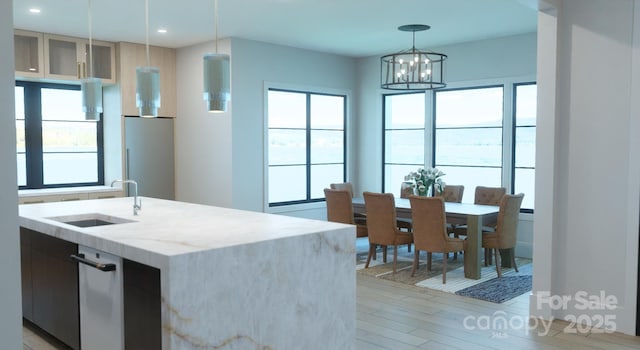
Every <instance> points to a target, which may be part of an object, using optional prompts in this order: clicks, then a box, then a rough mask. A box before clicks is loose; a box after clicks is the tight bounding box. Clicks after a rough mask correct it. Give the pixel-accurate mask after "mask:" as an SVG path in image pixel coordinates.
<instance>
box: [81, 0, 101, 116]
mask: <svg viewBox="0 0 640 350" xmlns="http://www.w3.org/2000/svg"><path fill="white" fill-rule="evenodd" d="M87 21H88V22H89V76H88V77H84V78H83V79H81V80H80V90H81V91H82V112H83V113H84V118H85V119H86V120H100V114H101V113H102V80H101V79H100V78H95V77H93V29H92V27H93V23H92V18H91V0H89V7H88V16H87Z"/></svg>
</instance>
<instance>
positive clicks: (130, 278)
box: [122, 259, 162, 350]
mask: <svg viewBox="0 0 640 350" xmlns="http://www.w3.org/2000/svg"><path fill="white" fill-rule="evenodd" d="M122 266H123V269H122V273H123V280H124V348H125V349H127V350H128V349H162V315H161V313H162V310H161V298H160V270H158V269H156V268H154V267H151V266H147V265H143V264H140V263H137V262H135V261H131V260H126V259H123V260H122Z"/></svg>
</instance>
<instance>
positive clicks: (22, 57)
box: [13, 29, 44, 78]
mask: <svg viewBox="0 0 640 350" xmlns="http://www.w3.org/2000/svg"><path fill="white" fill-rule="evenodd" d="M42 42H43V34H42V33H36V32H28V31H26V30H17V29H16V30H15V31H14V35H13V43H14V49H15V50H14V58H15V65H16V78H44V69H43V61H44V59H43V57H44V48H43V43H42Z"/></svg>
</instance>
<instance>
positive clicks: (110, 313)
mask: <svg viewBox="0 0 640 350" xmlns="http://www.w3.org/2000/svg"><path fill="white" fill-rule="evenodd" d="M72 258H73V259H74V260H76V261H78V279H79V289H80V290H79V294H80V347H81V348H82V349H87V350H103V349H104V350H122V349H124V312H123V294H122V293H123V292H122V258H120V257H118V256H115V255H112V254H108V253H105V252H102V251H99V250H96V249H93V248H89V247H86V246H78V254H77V255H76V256H72Z"/></svg>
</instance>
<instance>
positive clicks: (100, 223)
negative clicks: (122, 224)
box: [65, 219, 115, 227]
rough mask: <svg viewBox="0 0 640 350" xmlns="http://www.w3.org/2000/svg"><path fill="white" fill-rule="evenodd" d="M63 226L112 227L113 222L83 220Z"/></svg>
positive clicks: (69, 222)
mask: <svg viewBox="0 0 640 350" xmlns="http://www.w3.org/2000/svg"><path fill="white" fill-rule="evenodd" d="M65 224H69V225H73V226H78V227H92V226H104V225H113V224H115V222H109V221H104V220H100V219H85V220H78V221H67V222H65Z"/></svg>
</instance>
